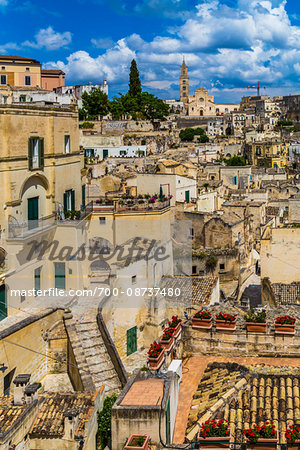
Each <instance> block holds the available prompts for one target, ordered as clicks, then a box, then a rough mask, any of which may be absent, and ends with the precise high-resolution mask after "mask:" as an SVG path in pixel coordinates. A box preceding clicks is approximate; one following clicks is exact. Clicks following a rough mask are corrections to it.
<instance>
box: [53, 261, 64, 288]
mask: <svg viewBox="0 0 300 450" xmlns="http://www.w3.org/2000/svg"><path fill="white" fill-rule="evenodd" d="M54 270H55V288H56V289H66V265H65V263H61V262H59V263H54Z"/></svg>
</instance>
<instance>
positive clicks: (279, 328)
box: [275, 316, 296, 334]
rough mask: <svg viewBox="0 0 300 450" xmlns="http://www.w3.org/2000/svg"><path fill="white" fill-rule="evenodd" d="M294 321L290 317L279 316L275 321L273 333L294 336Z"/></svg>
mask: <svg viewBox="0 0 300 450" xmlns="http://www.w3.org/2000/svg"><path fill="white" fill-rule="evenodd" d="M295 323H296V319H295V318H294V317H291V316H280V317H277V319H276V320H275V333H280V334H295Z"/></svg>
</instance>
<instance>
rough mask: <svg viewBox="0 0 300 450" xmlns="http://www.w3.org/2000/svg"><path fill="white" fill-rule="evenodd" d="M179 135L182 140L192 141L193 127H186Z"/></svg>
mask: <svg viewBox="0 0 300 450" xmlns="http://www.w3.org/2000/svg"><path fill="white" fill-rule="evenodd" d="M179 137H180V139H181V140H182V141H186V142H191V141H192V140H193V139H194V130H193V128H185V129H184V130H181V131H180V133H179Z"/></svg>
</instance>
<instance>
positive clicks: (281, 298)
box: [271, 281, 300, 305]
mask: <svg viewBox="0 0 300 450" xmlns="http://www.w3.org/2000/svg"><path fill="white" fill-rule="evenodd" d="M271 287H272V290H273V292H274V295H275V299H276V301H277V303H278V304H287V305H288V304H292V303H294V304H295V303H297V304H300V282H298V281H294V282H293V283H290V284H283V283H272V284H271Z"/></svg>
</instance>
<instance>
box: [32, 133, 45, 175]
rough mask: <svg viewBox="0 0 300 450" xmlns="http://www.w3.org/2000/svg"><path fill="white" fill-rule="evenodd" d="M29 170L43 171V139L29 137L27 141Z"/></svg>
mask: <svg viewBox="0 0 300 450" xmlns="http://www.w3.org/2000/svg"><path fill="white" fill-rule="evenodd" d="M28 162H29V170H35V169H43V167H44V139H43V138H40V137H31V138H29V139H28Z"/></svg>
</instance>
